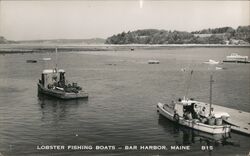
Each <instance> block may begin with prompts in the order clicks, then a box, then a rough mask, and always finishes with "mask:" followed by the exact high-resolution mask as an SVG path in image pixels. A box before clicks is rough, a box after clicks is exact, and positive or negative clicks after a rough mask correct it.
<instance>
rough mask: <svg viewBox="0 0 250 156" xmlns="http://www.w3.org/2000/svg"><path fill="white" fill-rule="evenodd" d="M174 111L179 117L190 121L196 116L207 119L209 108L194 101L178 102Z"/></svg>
mask: <svg viewBox="0 0 250 156" xmlns="http://www.w3.org/2000/svg"><path fill="white" fill-rule="evenodd" d="M174 109H175V111H176V113H177V114H178V115H179V116H180V117H185V116H188V117H189V118H190V119H191V118H192V119H194V118H198V116H203V117H208V116H209V106H208V105H207V104H205V103H202V102H198V101H194V100H181V99H180V100H179V101H178V102H177V103H176V104H175V108H174Z"/></svg>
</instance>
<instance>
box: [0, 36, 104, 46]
mask: <svg viewBox="0 0 250 156" xmlns="http://www.w3.org/2000/svg"><path fill="white" fill-rule="evenodd" d="M11 43H17V44H83V45H84V44H104V43H105V39H103V38H90V39H51V40H23V41H10V40H7V39H5V38H4V37H3V36H0V44H11Z"/></svg>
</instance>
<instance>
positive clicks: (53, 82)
mask: <svg viewBox="0 0 250 156" xmlns="http://www.w3.org/2000/svg"><path fill="white" fill-rule="evenodd" d="M56 52H57V50H56ZM37 87H38V93H41V94H46V95H49V96H53V97H57V98H60V99H78V98H88V93H87V92H85V91H83V90H82V87H80V86H78V84H77V83H76V82H73V83H72V84H71V83H68V81H66V77H65V71H64V70H63V69H57V67H56V68H55V69H45V70H43V72H42V75H41V79H40V80H39V82H38V84H37Z"/></svg>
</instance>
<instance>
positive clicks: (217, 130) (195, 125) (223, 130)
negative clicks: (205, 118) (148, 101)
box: [157, 103, 231, 134]
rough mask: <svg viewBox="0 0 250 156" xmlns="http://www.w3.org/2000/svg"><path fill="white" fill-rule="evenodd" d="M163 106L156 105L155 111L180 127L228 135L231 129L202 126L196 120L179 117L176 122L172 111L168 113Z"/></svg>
mask: <svg viewBox="0 0 250 156" xmlns="http://www.w3.org/2000/svg"><path fill="white" fill-rule="evenodd" d="M163 106H164V104H162V103H158V105H157V111H158V112H159V113H160V114H161V115H163V116H164V117H166V118H167V119H169V120H171V121H174V122H176V123H178V124H180V125H183V126H186V127H189V128H192V129H195V130H199V131H202V132H206V133H210V134H222V133H229V132H230V130H231V128H230V126H229V125H222V126H217V125H207V124H203V123H201V122H198V121H196V120H185V119H184V118H183V117H179V118H178V120H176V118H175V116H174V113H173V112H174V111H169V110H167V109H164V108H163Z"/></svg>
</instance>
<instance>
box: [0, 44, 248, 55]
mask: <svg viewBox="0 0 250 156" xmlns="http://www.w3.org/2000/svg"><path fill="white" fill-rule="evenodd" d="M56 47H57V49H58V51H59V52H78V51H134V50H140V49H143V50H152V49H165V48H168V49H171V48H201V47H202V48H250V44H247V45H225V44H154V45H149V44H126V45H111V44H92V45H91V44H90V45H46V44H0V54H12V53H13V54H15V53H41V52H54V51H55V48H56Z"/></svg>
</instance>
